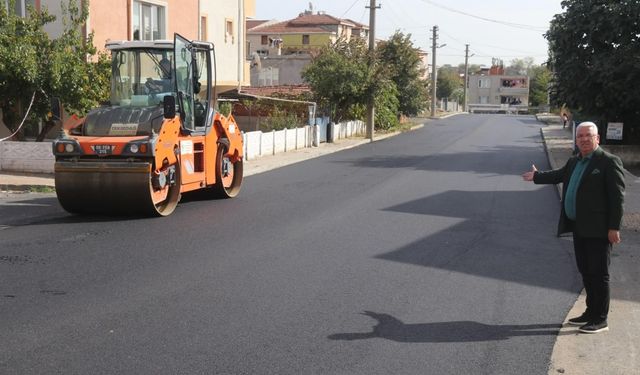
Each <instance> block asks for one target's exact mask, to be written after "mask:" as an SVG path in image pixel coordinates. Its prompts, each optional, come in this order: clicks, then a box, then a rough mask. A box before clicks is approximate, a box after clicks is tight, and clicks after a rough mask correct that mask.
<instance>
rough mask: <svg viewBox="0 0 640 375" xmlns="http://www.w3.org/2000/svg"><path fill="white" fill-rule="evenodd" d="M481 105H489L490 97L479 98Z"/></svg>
mask: <svg viewBox="0 0 640 375" xmlns="http://www.w3.org/2000/svg"><path fill="white" fill-rule="evenodd" d="M478 99H479V100H478V101H479V102H480V104H489V97H488V96H481V97H479V98H478Z"/></svg>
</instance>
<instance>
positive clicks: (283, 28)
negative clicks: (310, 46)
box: [247, 21, 330, 34]
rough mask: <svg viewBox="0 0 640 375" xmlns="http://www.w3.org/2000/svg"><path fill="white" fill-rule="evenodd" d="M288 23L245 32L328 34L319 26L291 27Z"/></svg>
mask: <svg viewBox="0 0 640 375" xmlns="http://www.w3.org/2000/svg"><path fill="white" fill-rule="evenodd" d="M289 22H290V21H285V22H280V23H275V24H273V25H268V26H260V27H255V28H253V29H251V30H247V34H287V33H308V34H312V33H329V32H330V31H328V30H326V29H323V28H322V27H320V26H312V25H309V26H291V25H290V24H289Z"/></svg>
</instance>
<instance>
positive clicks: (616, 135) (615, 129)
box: [607, 122, 622, 141]
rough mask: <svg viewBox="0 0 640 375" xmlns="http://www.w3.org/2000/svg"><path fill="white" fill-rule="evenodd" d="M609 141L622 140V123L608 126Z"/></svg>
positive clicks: (613, 123)
mask: <svg viewBox="0 0 640 375" xmlns="http://www.w3.org/2000/svg"><path fill="white" fill-rule="evenodd" d="M607 139H612V140H616V141H621V140H622V123H621V122H610V123H609V124H608V125H607Z"/></svg>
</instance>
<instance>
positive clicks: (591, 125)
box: [576, 121, 598, 134]
mask: <svg viewBox="0 0 640 375" xmlns="http://www.w3.org/2000/svg"><path fill="white" fill-rule="evenodd" d="M580 127H585V128H593V130H595V132H596V134H598V125H596V124H595V123H593V122H591V121H585V122H581V123H580V125H578V127H577V128H576V132H578V129H579V128H580Z"/></svg>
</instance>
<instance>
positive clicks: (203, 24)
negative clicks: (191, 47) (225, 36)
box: [200, 16, 208, 40]
mask: <svg viewBox="0 0 640 375" xmlns="http://www.w3.org/2000/svg"><path fill="white" fill-rule="evenodd" d="M207 38H208V35H207V16H200V40H207Z"/></svg>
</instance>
